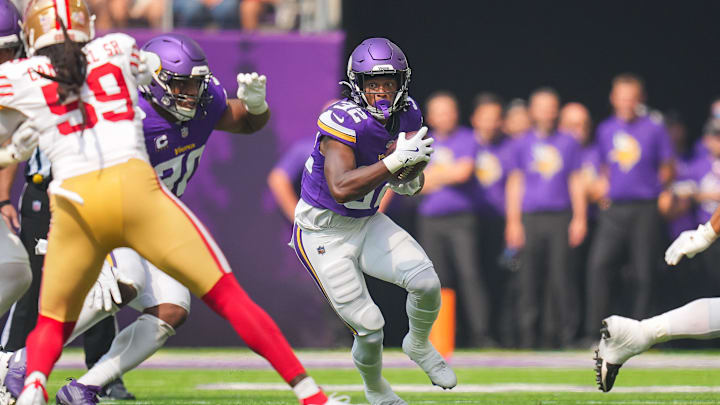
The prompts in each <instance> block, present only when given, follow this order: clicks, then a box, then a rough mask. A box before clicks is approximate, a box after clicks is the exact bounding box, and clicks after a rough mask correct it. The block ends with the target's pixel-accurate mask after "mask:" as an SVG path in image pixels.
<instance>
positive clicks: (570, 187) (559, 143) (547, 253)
mask: <svg viewBox="0 0 720 405" xmlns="http://www.w3.org/2000/svg"><path fill="white" fill-rule="evenodd" d="M559 105H560V99H559V97H558V95H557V93H556V92H555V90H553V89H550V88H541V89H538V90H536V91H535V92H533V93H532V95H531V96H530V117H531V119H532V121H533V128H532V129H531V130H530V131H528V132H527V133H526V134H525V135H524V136H523V137H522V138H520V139H518V140H517V141H516V142H517V143H516V149H515V156H516V165H517V169H515V170H514V171H513V172H512V173H511V174H510V177H509V178H508V185H507V227H506V238H507V244H508V246H509V247H510V248H515V249H520V248H522V249H523V250H522V255H521V269H520V275H519V283H518V284H519V298H518V300H519V308H521V312H520V314H519V321H520V322H519V324H520V325H519V326H520V345H521V346H522V347H537V346H539V345H542V346H545V347H547V346H556V345H558V344H560V345H567V344H569V343H571V341H572V339H573V338H574V335H575V329H576V328H575V325H576V322H574V321H573V320H572V319H571V317H572V316H573V313H572V311H571V310H570V307H571V305H572V304H573V302H572V295H571V290H572V278H571V277H570V275H569V272H570V266H569V265H570V248H571V247H575V246H578V245H579V244H580V243H582V241H583V239H584V238H585V234H586V232H587V212H586V210H587V203H586V200H585V192H584V187H583V183H582V178H581V176H582V175H581V172H580V144H579V143H578V142H577V141H576V140H575V139H574V138H573V137H572V136H570V135H568V134H565V133H562V132H558V131H557V129H556V127H555V126H556V122H557V118H558V109H559ZM545 294H548V297H549V298H550V299H546V297H545ZM546 303H547V304H546ZM544 305H551V307H550V308H554V311H552V313H553V314H554V315H555V316H552V317H550V319H545V320H544V321H543V322H542V325H539V322H538V321H539V318H540V313H541V311H542V310H543V309H544ZM544 312H545V313H548V312H550V311H549V310H548V311H544ZM538 336H542V341H539V340H538Z"/></svg>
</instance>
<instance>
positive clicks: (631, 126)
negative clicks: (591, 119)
mask: <svg viewBox="0 0 720 405" xmlns="http://www.w3.org/2000/svg"><path fill="white" fill-rule="evenodd" d="M597 143H598V147H599V148H600V157H601V158H602V160H603V163H604V164H605V165H607V166H608V167H609V169H610V170H609V175H610V199H611V200H613V201H632V200H647V199H652V198H657V196H658V195H659V194H660V191H661V190H662V185H661V184H660V179H659V178H658V170H659V168H660V165H662V164H663V163H665V162H668V161H670V160H672V158H673V150H672V145H671V143H670V136H669V135H668V133H667V130H665V127H664V126H663V125H662V124H661V123H658V122H656V121H655V120H653V119H651V118H649V117H646V116H642V117H637V118H636V119H634V120H632V121H630V122H625V121H623V120H621V119H619V118H617V117H610V118H608V119H607V120H605V121H603V122H602V123H601V124H600V125H599V126H598V129H597Z"/></svg>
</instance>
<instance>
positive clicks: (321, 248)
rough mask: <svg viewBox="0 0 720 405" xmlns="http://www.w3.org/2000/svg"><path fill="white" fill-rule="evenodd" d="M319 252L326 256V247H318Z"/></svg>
mask: <svg viewBox="0 0 720 405" xmlns="http://www.w3.org/2000/svg"><path fill="white" fill-rule="evenodd" d="M317 252H318V254H320V255H324V254H325V246H322V245H320V246H318V248H317Z"/></svg>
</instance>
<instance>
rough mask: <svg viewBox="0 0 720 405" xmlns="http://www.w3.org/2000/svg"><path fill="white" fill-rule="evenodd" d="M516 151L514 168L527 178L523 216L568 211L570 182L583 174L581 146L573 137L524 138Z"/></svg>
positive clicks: (534, 133) (556, 135)
mask: <svg viewBox="0 0 720 405" xmlns="http://www.w3.org/2000/svg"><path fill="white" fill-rule="evenodd" d="M516 142H517V147H516V148H515V159H516V160H515V164H516V165H517V168H518V169H520V170H522V171H523V173H524V174H525V195H524V196H523V212H542V211H564V210H569V209H570V208H571V206H570V192H569V190H568V178H569V177H570V174H571V173H572V172H574V171H576V170H580V144H579V143H578V142H577V141H576V140H575V139H574V138H573V137H572V136H570V135H568V134H565V133H562V132H554V133H552V134H550V135H549V136H547V137H545V138H542V137H539V136H538V135H537V134H536V132H535V131H534V130H531V131H530V132H528V133H526V134H525V135H523V137H522V138H519V139H518V140H517V141H516Z"/></svg>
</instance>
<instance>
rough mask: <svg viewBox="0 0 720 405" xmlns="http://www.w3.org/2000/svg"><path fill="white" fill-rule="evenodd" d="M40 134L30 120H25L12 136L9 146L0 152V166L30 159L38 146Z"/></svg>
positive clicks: (33, 122)
mask: <svg viewBox="0 0 720 405" xmlns="http://www.w3.org/2000/svg"><path fill="white" fill-rule="evenodd" d="M39 137H40V132H39V130H38V128H37V126H36V125H35V121H34V120H32V119H29V118H28V119H26V120H25V121H24V122H23V123H22V124H20V126H18V127H17V129H16V130H15V132H13V134H12V141H11V142H10V144H9V145H7V146H6V147H4V148H2V150H0V166H7V165H9V164H13V163H17V162H22V161H25V160H28V159H30V156H32V154H33V152H34V151H35V148H36V147H37V145H38V139H39Z"/></svg>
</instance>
